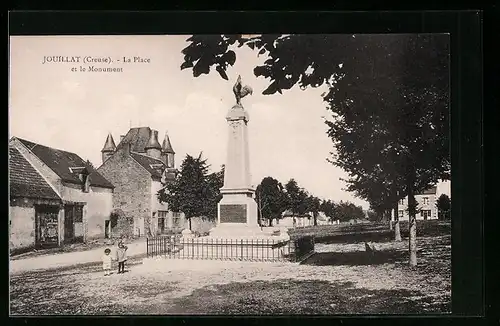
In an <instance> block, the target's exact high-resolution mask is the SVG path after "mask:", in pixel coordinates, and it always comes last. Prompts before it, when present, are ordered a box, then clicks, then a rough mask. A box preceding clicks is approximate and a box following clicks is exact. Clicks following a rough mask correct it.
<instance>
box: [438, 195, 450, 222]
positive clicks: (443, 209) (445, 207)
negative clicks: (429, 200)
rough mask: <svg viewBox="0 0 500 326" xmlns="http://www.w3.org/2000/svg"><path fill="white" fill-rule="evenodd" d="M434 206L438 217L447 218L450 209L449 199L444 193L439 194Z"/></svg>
mask: <svg viewBox="0 0 500 326" xmlns="http://www.w3.org/2000/svg"><path fill="white" fill-rule="evenodd" d="M436 207H437V209H438V214H439V215H438V216H439V218H440V219H441V218H444V219H449V218H450V217H451V216H450V210H451V199H450V197H448V195H446V194H442V195H441V196H439V198H438V200H437V201H436Z"/></svg>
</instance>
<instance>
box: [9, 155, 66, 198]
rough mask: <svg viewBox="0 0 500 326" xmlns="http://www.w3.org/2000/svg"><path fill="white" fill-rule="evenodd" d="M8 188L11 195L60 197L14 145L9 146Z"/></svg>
mask: <svg viewBox="0 0 500 326" xmlns="http://www.w3.org/2000/svg"><path fill="white" fill-rule="evenodd" d="M9 188H10V196H11V197H28V198H43V199H61V198H60V197H59V196H58V195H57V194H56V192H55V191H54V190H53V189H52V187H51V186H50V185H49V184H48V183H47V181H45V179H44V178H43V177H42V176H41V175H40V174H39V173H38V171H36V170H35V168H34V167H33V166H32V165H31V164H30V163H29V162H28V160H26V158H24V156H23V155H22V154H21V152H19V150H17V149H16V148H14V147H9Z"/></svg>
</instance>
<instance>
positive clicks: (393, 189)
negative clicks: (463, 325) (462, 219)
mask: <svg viewBox="0 0 500 326" xmlns="http://www.w3.org/2000/svg"><path fill="white" fill-rule="evenodd" d="M322 37H323V38H324V39H321V38H322ZM106 38H107V41H108V42H109V44H111V43H113V47H114V48H113V51H115V50H116V49H121V50H120V51H125V50H124V49H125V47H124V46H125V45H124V44H126V42H125V41H124V40H123V38H124V37H122V39H121V40H120V38H114V37H110V36H108V37H106ZM98 39H99V38H96V39H95V40H93V39H92V38H88V39H86V40H83V39H79V38H78V37H74V38H72V39H71V40H63V39H58V38H57V37H55V38H52V39H50V38H46V39H40V38H38V39H37V38H23V37H18V38H17V39H16V38H14V37H13V38H11V41H12V47H11V62H12V67H13V68H12V69H11V72H10V74H11V76H12V83H13V85H12V86H11V92H10V96H11V103H12V104H11V107H10V109H9V110H10V124H11V125H13V126H12V127H11V129H10V135H9V137H10V138H9V203H10V210H9V237H10V238H9V247H10V298H9V299H10V313H11V315H13V316H19V315H21V316H26V315H127V314H128V315H130V314H133V315H169V314H176V315H177V314H188V315H196V314H245V315H262V314H271V315H276V314H278V315H282V314H286V315H288V314H320V315H329V314H409V313H411V314H413V313H417V314H418V313H422V314H423V313H450V312H451V195H450V191H449V188H450V186H449V184H450V154H449V136H448V128H449V117H448V115H449V107H448V106H449V105H448V87H449V85H448V66H447V65H448V64H447V62H448V56H449V53H448V52H447V42H448V39H447V38H446V37H444V38H443V36H438V35H436V36H434V35H417V34H415V35H413V34H411V35H402V36H401V35H400V36H383V35H378V36H367V35H337V36H314V35H311V36H306V35H213V36H197V35H194V36H182V35H178V36H163V37H159V36H158V37H147V36H144V37H137V38H135V39H134V38H131V39H130V40H127V42H128V41H131V42H136V43H135V44H136V47H137V48H141V49H142V51H144V53H140V54H138V53H136V52H134V51H132V50H130V46H129V45H128V47H127V49H128V51H129V53H122V52H113V53H111V52H112V50H111V45H109V47H107V46H106V45H103V47H102V48H100V50H99V51H101V52H102V53H96V55H95V56H94V57H93V58H100V57H102V58H104V59H106V60H104V59H103V60H101V61H102V62H101V61H96V60H94V59H92V60H94V61H91V63H92V64H96V67H97V65H98V64H103V65H112V64H114V65H116V66H110V67H108V68H102V69H103V70H102V72H103V73H99V75H95V74H94V75H92V76H90V77H88V76H87V75H86V74H85V75H81V74H79V72H78V69H76V68H75V67H77V66H71V65H72V64H79V62H75V59H74V58H78V60H80V59H81V61H82V62H83V61H85V58H86V57H85V56H83V55H82V56H78V55H76V54H74V53H73V54H71V53H69V52H71V51H69V50H68V49H72V51H76V50H75V49H78V48H80V49H88V48H90V47H91V46H93V45H95V44H97V41H98ZM101 41H102V40H101ZM65 42H73V43H74V44H73V45H72V46H67V49H66V52H67V53H66V52H64V51H63V50H61V51H63V52H64V55H59V54H57V55H55V54H50V55H49V53H47V49H49V48H52V47H55V46H56V45H57V46H59V47H60V48H61V49H64V46H65V44H67V43H65ZM165 44H166V45H165ZM304 44H308V46H309V48H307V51H306V50H304V51H302V52H301V51H299V50H300V49H301V48H303V47H304V46H305V45H304ZM339 44H342V46H340V45H339ZM415 44H417V45H418V48H419V49H420V50H416V51H413V50H412V51H409V50H408V49H410V48H411V49H413V48H412V47H413V46H415ZM167 45H168V46H167ZM288 47H295V48H294V49H295V51H297V52H296V53H297V54H296V55H289V54H288V52H287V51H285V50H283V49H287V48H288ZM207 48H208V49H211V50H210V51H207V50H206V49H207ZM366 48H369V50H368V51H367V50H366ZM204 49H205V50H204ZM106 51H108V52H109V53H107V52H106ZM116 51H119V50H116ZM204 51H207V52H204ZM214 51H215V52H214ZM217 51H218V52H217ZM257 51H258V52H259V53H260V54H263V55H264V56H266V60H264V59H261V58H258V57H257V55H256V53H255V52H257ZM125 52H126V51H125ZM330 52H331V57H330V58H329V59H328V60H330V61H331V62H330V61H328V60H327V61H328V62H327V61H325V59H324V58H325V57H326V55H325V53H328V54H330ZM110 53H111V54H110ZM167 54H168V55H167ZM35 56H36V59H37V60H38V59H39V58H43V66H44V67H42V68H38V69H42V70H40V73H42V72H43V73H44V74H46V73H47V71H46V70H43V69H48V68H46V66H47V65H57V66H56V67H57V69H59V70H57V69H56V68H52V70H51V72H52V74H53V75H50V77H47V78H49V79H51V80H55V81H57V83H55V84H57V85H62V89H63V90H61V89H59V90H58V91H56V90H55V89H52V88H50V87H55V86H49V85H50V83H46V82H44V81H43V80H36V79H35V80H30V81H29V82H30V83H34V84H36V85H38V86H37V87H32V89H33V90H32V91H31V92H33V93H26V92H25V89H24V87H25V85H24V82H25V80H26V78H27V77H26V76H27V70H26V71H25V70H23V69H24V68H22V67H24V65H25V64H26V65H27V66H29V67H31V66H30V65H32V66H35V65H37V66H40V62H36V63H33V62H34V61H35V60H34V58H35ZM161 56H164V58H167V59H166V62H164V63H161V64H159V63H158V64H157V63H155V62H158V61H159V59H160V57H161ZM209 56H212V57H211V58H210V59H207V57H209ZM70 57H71V58H73V59H71V60H69V59H67V58H70ZM115 57H116V58H119V59H116V62H115V63H113V60H115V59H113V58H115ZM65 58H66V59H65ZM108 58H109V59H108ZM120 58H122V59H120ZM126 58H142V59H141V60H135V59H134V60H129V61H127V60H125V59H126ZM144 58H147V60H145V59H144ZM89 60H90V59H89ZM252 60H253V61H252ZM322 60H323V61H322ZM135 61H137V62H136V64H138V65H143V66H137V65H136V66H134V62H135ZM332 62H333V64H332ZM402 62H403V63H402ZM422 63H423V64H425V65H426V67H429V69H428V70H426V71H423V70H422V69H421V67H420V65H421V64H422ZM155 64H156V66H155ZM401 64H406V65H408V67H407V70H402V69H401V67H400V66H399V65H401ZM102 67H105V66H102ZM106 67H107V66H106ZM212 68H213V69H212ZM26 69H29V68H26ZM72 69H76V70H74V71H73V70H72ZM106 69H108V70H109V69H115V70H117V69H120V72H118V73H117V74H115V75H107V74H106ZM127 69H128V70H127ZM403 71H404V72H403ZM115 72H116V71H115ZM73 73H74V74H75V75H72V74H73ZM109 73H111V72H109ZM113 73H114V72H113ZM405 73H408V74H410V75H411V78H413V79H412V81H411V82H410V81H405V79H404V78H396V77H394V76H393V75H391V74H405ZM119 74H122V75H121V76H120V75H119ZM148 76H154V77H151V80H150V79H149V77H148ZM70 77H71V78H74V80H73V79H71V78H70ZM259 77H265V78H270V81H269V80H265V79H264V78H259ZM403 77H404V76H403ZM203 78H210V79H203ZM68 80H69V81H68ZM71 80H73V81H71ZM103 85H105V86H106V87H107V89H106V91H99V89H104V87H103ZM131 85H132V86H131ZM295 85H296V86H295ZM395 85H397V86H398V88H397V89H398V90H399V92H400V93H398V94H394V91H393V90H394V89H395ZM299 86H300V87H299ZM308 87H309V89H306V88H308ZM45 88H46V89H45ZM41 89H44V90H43V91H42V90H41ZM48 89H50V90H51V91H50V92H49V91H48ZM37 92H40V93H37ZM42 92H49V93H48V94H45V93H44V95H40V94H42ZM65 92H67V93H68V94H69V95H67V96H65V95H64V94H65ZM110 94H115V96H116V99H113V100H110V101H112V102H109V103H106V105H108V104H109V106H108V107H104V106H105V104H103V103H99V102H98V101H99V99H104V98H106V99H110ZM305 94H310V95H305ZM95 98H98V99H97V100H95ZM138 98H139V99H138ZM280 101H282V102H280ZM179 103H181V104H179ZM73 107H74V108H73ZM84 108H85V109H84ZM37 110H39V111H38V112H37ZM58 110H59V111H58ZM86 110H88V111H86ZM37 119H39V120H40V121H43V122H41V123H45V124H46V125H45V126H40V127H33V128H30V127H27V126H31V125H34V122H35V121H37ZM47 126H50V128H52V129H50V130H49V129H47ZM37 128H39V129H37Z"/></svg>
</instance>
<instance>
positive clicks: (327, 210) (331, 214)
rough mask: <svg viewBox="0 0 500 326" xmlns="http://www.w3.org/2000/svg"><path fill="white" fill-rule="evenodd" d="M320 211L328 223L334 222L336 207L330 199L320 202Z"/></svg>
mask: <svg viewBox="0 0 500 326" xmlns="http://www.w3.org/2000/svg"><path fill="white" fill-rule="evenodd" d="M320 211H321V212H323V213H324V214H325V215H326V217H328V220H329V221H330V222H333V221H334V220H335V216H336V206H335V203H334V202H333V201H331V200H330V199H328V200H324V201H323V202H321V205H320Z"/></svg>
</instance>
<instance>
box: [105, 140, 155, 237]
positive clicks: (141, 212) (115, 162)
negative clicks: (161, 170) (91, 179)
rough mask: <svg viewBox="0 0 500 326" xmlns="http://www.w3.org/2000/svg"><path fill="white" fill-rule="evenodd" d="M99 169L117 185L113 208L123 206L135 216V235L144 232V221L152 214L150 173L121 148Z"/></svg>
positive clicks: (128, 214)
mask: <svg viewBox="0 0 500 326" xmlns="http://www.w3.org/2000/svg"><path fill="white" fill-rule="evenodd" d="M97 171H98V172H99V173H101V174H102V175H103V176H104V177H105V178H106V179H107V180H109V181H110V182H111V183H112V184H113V185H114V186H115V189H114V193H113V209H121V210H122V211H123V212H124V213H125V215H126V216H131V217H133V218H134V225H133V232H134V235H135V236H139V235H140V236H143V235H144V234H145V232H144V231H145V229H144V221H145V220H146V219H150V218H151V214H152V212H151V175H150V174H149V172H148V171H146V170H145V169H144V168H143V167H142V166H141V165H140V164H139V163H137V162H136V161H135V160H134V159H133V158H132V157H131V156H130V155H129V153H128V151H127V149H126V148H124V149H121V150H119V151H118V152H116V153H115V154H114V155H113V156H111V157H110V158H109V159H108V160H106V162H104V164H103V165H101V166H100V167H99V168H98V169H97Z"/></svg>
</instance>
